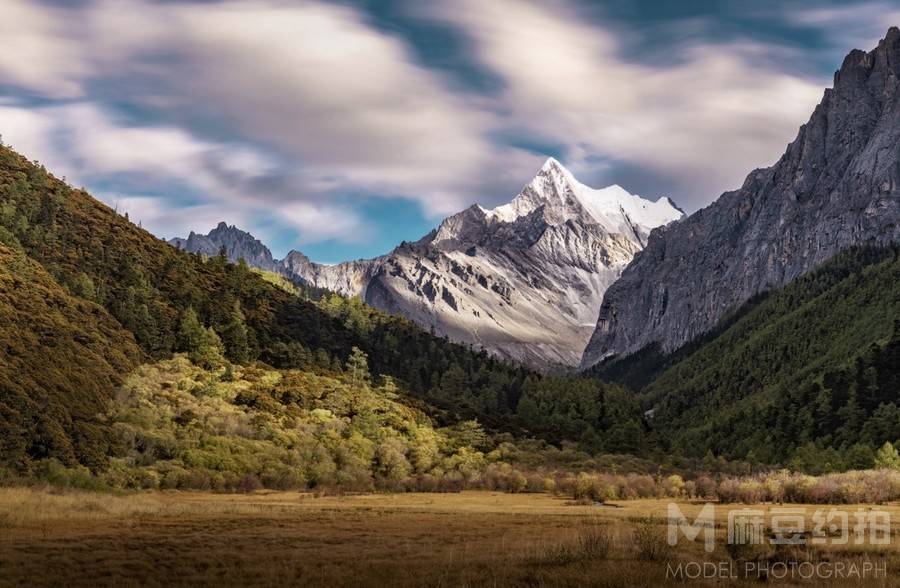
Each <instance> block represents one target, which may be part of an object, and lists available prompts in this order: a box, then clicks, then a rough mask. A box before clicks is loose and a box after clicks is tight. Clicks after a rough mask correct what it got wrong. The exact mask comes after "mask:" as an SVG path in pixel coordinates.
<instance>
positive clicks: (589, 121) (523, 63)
mask: <svg viewBox="0 0 900 588" xmlns="http://www.w3.org/2000/svg"><path fill="white" fill-rule="evenodd" d="M429 12H430V14H431V15H432V17H434V18H438V19H441V20H444V21H447V22H451V23H454V24H455V25H457V26H459V27H460V28H461V29H462V30H463V31H465V32H466V33H467V34H468V35H469V36H470V38H471V39H472V40H473V42H474V45H475V50H474V51H475V56H476V58H477V59H479V60H481V61H482V62H483V63H484V64H485V65H486V66H487V67H489V68H490V69H491V70H492V71H494V72H496V73H497V74H498V75H500V76H501V78H502V79H503V80H504V82H505V89H504V94H503V96H502V100H503V103H504V104H505V105H507V107H508V108H509V111H510V112H511V113H512V114H511V116H512V117H513V119H514V124H518V125H521V127H522V128H524V129H526V130H528V131H530V132H531V133H534V134H536V135H538V136H542V137H546V138H547V139H549V140H551V141H555V142H559V143H561V144H564V145H566V146H568V148H569V149H570V157H569V159H570V160H574V163H575V167H576V171H577V168H578V167H579V165H578V163H579V160H580V161H581V162H585V161H589V160H592V159H597V158H604V159H613V160H619V161H624V162H627V163H630V164H634V165H638V166H641V167H643V168H646V169H651V170H654V171H657V172H661V173H662V174H664V175H665V176H667V177H669V178H671V179H672V181H673V182H679V183H681V184H682V185H683V186H686V187H688V188H690V189H692V190H693V191H695V192H696V194H697V196H696V198H694V199H693V201H691V202H687V203H685V204H687V205H688V206H689V207H690V208H694V207H696V206H698V205H701V204H704V203H706V202H709V201H710V200H711V199H712V198H714V197H715V196H717V195H718V193H719V192H721V191H722V190H723V189H725V188H728V187H735V186H736V185H739V184H740V182H741V180H742V179H743V177H744V176H745V175H746V174H747V172H748V171H750V170H751V169H752V168H754V167H758V166H760V165H764V164H770V163H772V162H773V161H774V160H775V159H776V158H777V157H778V156H779V155H780V154H781V152H782V151H783V149H784V147H785V145H786V144H787V143H788V142H789V141H790V140H791V139H792V138H793V137H794V135H795V134H796V132H797V128H798V126H799V125H800V124H801V123H802V122H805V120H806V118H807V117H808V116H809V114H810V113H811V112H812V109H813V107H814V105H815V104H816V102H817V101H818V100H819V99H820V98H821V95H822V85H821V82H820V81H819V80H808V79H803V78H800V77H797V76H794V75H790V74H787V73H783V72H781V71H779V70H778V69H776V68H774V67H772V66H771V63H770V61H771V60H766V59H761V55H760V54H761V53H764V52H766V51H771V49H768V48H765V47H761V46H759V45H755V44H752V43H747V42H737V41H735V42H733V43H730V44H718V45H710V44H700V43H696V44H685V45H682V46H681V47H677V48H674V49H673V52H672V54H671V55H669V57H670V58H672V57H677V59H670V60H668V61H667V63H666V64H665V65H660V66H658V67H657V66H653V65H648V64H644V63H638V62H636V61H634V60H629V59H628V58H627V56H624V55H622V54H621V52H620V51H621V43H620V40H619V38H618V36H617V35H616V34H614V33H613V32H612V30H611V28H609V27H602V26H591V25H588V24H585V21H584V20H583V19H581V18H579V16H578V15H577V14H576V13H575V12H574V11H573V10H572V9H571V8H570V7H569V6H568V5H566V4H562V3H553V4H544V5H541V4H537V3H529V2H520V1H516V0H496V1H492V2H482V1H480V0H452V1H448V2H443V3H441V4H433V5H430V9H429ZM582 165H586V164H584V163H582Z"/></svg>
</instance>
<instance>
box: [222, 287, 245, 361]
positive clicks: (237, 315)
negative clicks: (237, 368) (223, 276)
mask: <svg viewBox="0 0 900 588" xmlns="http://www.w3.org/2000/svg"><path fill="white" fill-rule="evenodd" d="M222 343H223V344H224V345H225V354H226V356H227V357H228V359H230V360H231V361H233V362H235V363H246V362H248V361H250V359H251V350H250V334H249V331H248V329H247V322H246V319H245V318H244V312H243V311H242V310H241V303H240V301H238V300H235V301H234V304H233V305H232V307H231V313H230V314H229V315H228V322H226V323H225V326H224V327H222Z"/></svg>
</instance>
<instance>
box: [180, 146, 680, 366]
mask: <svg viewBox="0 0 900 588" xmlns="http://www.w3.org/2000/svg"><path fill="white" fill-rule="evenodd" d="M681 216H682V213H681V211H680V210H678V209H677V208H676V207H675V206H674V205H673V204H672V203H671V201H669V200H668V199H666V198H661V199H660V200H658V201H657V202H649V201H647V200H644V199H643V198H640V197H638V196H634V195H631V194H629V193H628V192H626V191H625V190H624V189H622V188H621V187H619V186H610V187H608V188H604V189H602V190H595V189H592V188H589V187H587V186H585V185H584V184H581V183H580V182H578V181H577V180H576V179H575V178H574V177H573V176H572V174H571V173H570V172H569V171H568V170H567V169H565V168H564V167H563V166H562V165H561V164H560V163H559V162H558V161H556V160H555V159H552V158H551V159H548V160H547V162H546V163H545V164H544V166H543V167H542V168H541V170H540V171H539V172H538V174H537V175H536V176H535V177H534V179H532V181H531V182H530V183H529V184H528V185H527V186H525V188H524V189H523V190H522V192H520V193H519V194H518V195H517V196H516V197H515V198H514V199H513V200H512V201H511V202H510V203H508V204H505V205H503V206H500V207H497V208H495V209H493V210H486V209H484V208H482V207H480V206H477V205H476V206H472V207H470V208H468V209H467V210H464V211H462V212H460V213H458V214H455V215H453V216H451V217H448V218H446V219H444V221H443V222H442V223H441V224H440V226H439V227H438V228H437V229H436V230H435V231H432V232H431V233H430V234H428V235H426V236H425V237H423V238H422V239H421V240H419V241H418V242H416V243H405V244H403V245H401V246H399V247H397V248H396V249H395V250H394V251H392V252H391V253H389V254H388V255H385V256H382V257H379V258H377V259H372V260H359V261H352V262H347V263H341V264H337V265H321V264H316V263H313V262H311V261H310V260H309V259H308V258H307V257H306V256H305V255H303V254H302V253H299V252H297V251H292V252H290V253H289V254H288V255H287V257H286V258H285V259H284V260H282V261H281V262H276V265H277V266H278V270H279V271H280V272H281V273H284V274H285V275H287V276H290V277H293V278H295V279H300V280H302V281H304V282H305V283H307V284H310V285H312V286H316V287H319V288H326V289H329V290H332V291H335V292H338V293H340V294H342V295H344V296H359V297H360V298H361V299H362V300H364V301H365V302H366V303H367V304H369V305H371V306H373V307H375V308H379V309H382V310H385V311H387V312H389V313H392V314H398V315H401V316H404V317H407V318H409V319H411V320H413V321H414V322H416V323H418V324H419V325H422V326H424V327H426V328H430V329H434V331H435V332H436V333H437V334H440V335H446V336H448V337H449V338H450V339H452V340H454V341H459V342H462V343H468V344H472V345H474V346H476V347H477V348H483V349H486V350H488V351H490V352H491V353H494V354H495V355H498V356H499V357H502V358H507V359H513V360H516V361H520V362H524V363H526V364H529V365H534V366H541V367H546V366H550V365H570V366H571V365H577V363H578V361H579V360H580V356H581V351H582V350H583V348H584V346H585V344H586V343H587V340H588V337H589V336H590V334H591V332H592V331H593V327H594V325H595V322H596V317H597V311H598V308H599V304H600V300H601V299H602V296H603V292H604V291H605V290H606V288H608V287H609V285H610V284H611V283H612V282H613V281H614V280H615V279H616V278H617V277H618V275H619V273H620V272H621V270H622V269H623V268H624V267H625V265H626V264H627V263H628V262H629V261H630V260H631V258H632V257H633V256H634V254H635V253H636V252H637V251H639V250H640V249H641V248H642V247H644V245H645V244H646V241H647V236H648V235H649V233H650V231H651V230H652V229H653V228H655V227H657V226H660V225H663V224H666V223H669V222H672V221H674V220H677V219H678V218H680V217H681ZM222 226H223V225H220V226H219V227H218V228H217V229H216V230H215V231H213V232H211V233H210V234H209V235H208V236H207V237H203V236H196V235H194V234H192V235H191V237H190V238H189V239H187V240H178V241H173V243H177V244H179V245H182V246H183V247H184V248H185V249H187V250H188V251H196V252H200V253H207V252H208V251H209V250H211V249H213V248H218V247H220V246H224V247H225V248H226V251H227V252H228V254H229V258H230V259H237V258H238V257H239V256H243V257H245V259H246V260H247V262H248V263H250V264H251V265H256V263H255V262H254V261H253V260H254V259H258V258H259V255H256V252H255V250H253V249H252V248H247V247H243V246H242V247H239V248H235V247H231V243H232V242H235V241H237V242H239V243H242V244H246V243H248V242H253V241H255V240H254V239H253V238H252V237H251V236H250V235H249V234H247V233H243V236H241V237H239V238H238V237H237V236H234V235H233V234H228V235H226V232H225V231H223V230H222ZM231 231H232V233H233V231H234V230H233V228H232V229H231ZM226 236H228V240H226V239H225V237H226ZM256 243H258V242H256ZM245 250H246V251H247V252H248V255H242V251H245ZM263 259H266V260H268V259H271V255H269V256H268V257H265V256H263ZM260 267H263V266H260Z"/></svg>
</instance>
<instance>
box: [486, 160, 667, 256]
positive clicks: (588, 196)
mask: <svg viewBox="0 0 900 588" xmlns="http://www.w3.org/2000/svg"><path fill="white" fill-rule="evenodd" d="M541 206H546V207H549V208H551V209H552V210H553V211H554V213H556V214H557V215H561V216H562V218H563V219H568V218H570V217H574V216H578V215H582V214H586V215H587V216H588V218H587V219H586V220H587V221H588V222H590V221H593V222H594V223H596V224H599V225H601V226H602V227H603V228H604V229H606V230H607V231H608V232H610V233H619V234H631V233H635V234H637V235H638V238H639V239H640V240H641V241H643V240H644V239H645V238H646V236H647V235H648V234H649V233H650V230H651V229H653V228H654V227H658V226H660V225H665V224H667V223H669V222H672V221H674V220H677V219H679V218H681V217H682V216H683V213H682V212H681V211H680V210H679V209H678V208H677V207H676V206H675V205H674V204H672V201H671V200H669V199H668V198H665V197H663V198H660V199H659V200H657V201H656V202H652V201H650V200H647V199H645V198H642V197H641V196H637V195H634V194H631V193H629V192H628V191H627V190H625V189H624V188H622V187H621V186H619V185H618V184H613V185H611V186H607V187H605V188H599V189H597V188H591V187H590V186H586V185H585V184H582V183H581V182H579V181H578V180H576V179H575V176H574V175H573V174H572V172H570V171H569V170H568V169H566V167H565V166H563V165H562V164H561V163H560V162H559V161H557V160H556V159H554V158H553V157H550V158H548V159H547V161H546V162H545V163H544V165H543V166H542V167H541V169H540V171H538V173H537V175H535V176H534V178H533V179H532V180H531V181H530V182H529V183H528V184H527V185H526V186H525V188H523V189H522V191H521V192H520V193H519V194H518V195H517V196H516V197H515V198H513V200H512V201H511V202H509V203H508V204H504V205H502V206H498V207H497V208H494V209H490V210H489V209H485V208H481V210H482V211H483V212H484V214H485V215H486V216H487V217H488V218H491V219H495V220H499V221H502V222H514V221H515V220H516V219H518V218H520V217H522V216H525V215H528V214H530V213H532V212H533V211H534V210H535V209H537V208H539V207H541Z"/></svg>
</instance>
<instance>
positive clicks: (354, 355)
mask: <svg viewBox="0 0 900 588" xmlns="http://www.w3.org/2000/svg"><path fill="white" fill-rule="evenodd" d="M346 371H347V373H348V374H349V375H350V381H351V382H352V383H353V386H354V387H356V388H360V387H362V386H364V385H367V384H368V383H369V380H370V379H371V376H370V375H369V357H368V356H367V355H366V354H365V353H363V351H362V350H361V349H360V348H359V347H356V346H354V347H353V348H352V349H351V350H350V357H348V358H347V366H346Z"/></svg>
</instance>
